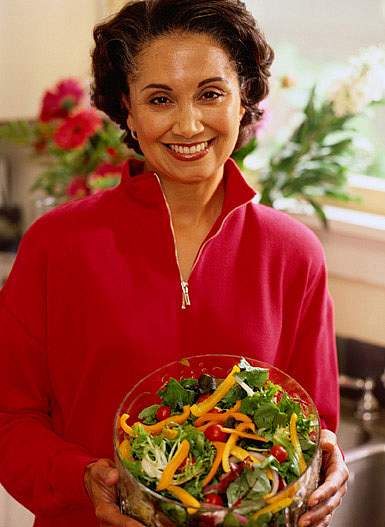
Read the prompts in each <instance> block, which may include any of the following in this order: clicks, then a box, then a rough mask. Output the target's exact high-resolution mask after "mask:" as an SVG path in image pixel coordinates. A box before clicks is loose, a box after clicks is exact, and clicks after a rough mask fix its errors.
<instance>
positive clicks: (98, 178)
mask: <svg viewBox="0 0 385 527" xmlns="http://www.w3.org/2000/svg"><path fill="white" fill-rule="evenodd" d="M122 166H123V163H122V164H120V165H113V164H112V163H102V164H101V165H99V166H98V167H97V169H96V170H95V171H94V172H93V173H92V174H91V175H90V176H89V177H88V181H87V182H88V185H89V186H90V187H91V189H92V191H93V192H94V193H95V192H100V191H102V190H105V189H106V188H111V187H114V186H116V185H117V184H118V183H119V181H120V177H121V175H122Z"/></svg>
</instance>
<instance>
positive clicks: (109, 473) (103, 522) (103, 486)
mask: <svg viewBox="0 0 385 527" xmlns="http://www.w3.org/2000/svg"><path fill="white" fill-rule="evenodd" d="M118 479H119V473H118V471H117V469H116V468H115V465H114V464H113V462H112V461H111V460H110V459H99V460H98V461H96V462H95V463H92V464H91V465H89V466H88V467H87V468H86V471H85V474H84V483H85V486H86V489H87V492H88V494H89V496H90V499H91V501H92V503H93V505H94V507H95V514H96V517H97V518H98V520H99V521H100V527H143V525H142V524H141V523H139V522H137V521H136V520H133V519H132V518H128V517H127V516H123V514H121V513H120V511H119V507H118V506H117V505H116V499H117V494H116V489H115V485H116V483H117V482H118Z"/></svg>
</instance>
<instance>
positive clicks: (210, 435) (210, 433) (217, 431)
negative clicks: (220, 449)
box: [204, 425, 227, 441]
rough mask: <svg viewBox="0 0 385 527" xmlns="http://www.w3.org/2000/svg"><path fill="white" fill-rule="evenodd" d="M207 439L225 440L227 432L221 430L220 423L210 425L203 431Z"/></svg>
mask: <svg viewBox="0 0 385 527" xmlns="http://www.w3.org/2000/svg"><path fill="white" fill-rule="evenodd" d="M204 434H205V436H206V437H207V439H208V440H209V441H226V439H227V434H226V433H225V432H222V430H221V427H220V425H211V426H209V427H208V428H206V430H205V431H204Z"/></svg>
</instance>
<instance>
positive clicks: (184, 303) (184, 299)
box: [180, 280, 191, 309]
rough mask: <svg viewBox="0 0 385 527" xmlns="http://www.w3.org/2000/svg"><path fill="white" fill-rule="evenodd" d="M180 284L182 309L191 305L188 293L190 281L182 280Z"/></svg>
mask: <svg viewBox="0 0 385 527" xmlns="http://www.w3.org/2000/svg"><path fill="white" fill-rule="evenodd" d="M180 284H181V286H182V309H186V307H188V306H191V302H190V295H189V293H188V282H185V281H184V280H182V281H181V283H180Z"/></svg>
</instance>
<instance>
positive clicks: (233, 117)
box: [212, 106, 240, 136]
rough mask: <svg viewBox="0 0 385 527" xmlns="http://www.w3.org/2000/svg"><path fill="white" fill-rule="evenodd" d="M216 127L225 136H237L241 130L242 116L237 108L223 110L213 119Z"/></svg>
mask: <svg viewBox="0 0 385 527" xmlns="http://www.w3.org/2000/svg"><path fill="white" fill-rule="evenodd" d="M212 122H213V124H214V127H215V128H216V129H217V130H218V131H219V132H222V133H223V134H226V135H231V136H233V135H237V134H238V130H239V123H240V115H239V109H238V107H236V106H231V107H226V108H223V109H221V111H219V112H217V114H216V115H215V119H213V121H212Z"/></svg>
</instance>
